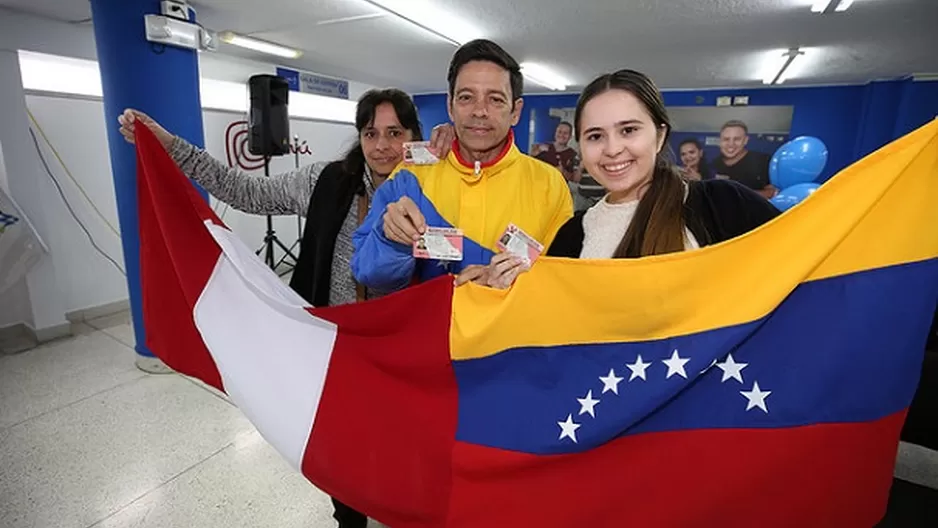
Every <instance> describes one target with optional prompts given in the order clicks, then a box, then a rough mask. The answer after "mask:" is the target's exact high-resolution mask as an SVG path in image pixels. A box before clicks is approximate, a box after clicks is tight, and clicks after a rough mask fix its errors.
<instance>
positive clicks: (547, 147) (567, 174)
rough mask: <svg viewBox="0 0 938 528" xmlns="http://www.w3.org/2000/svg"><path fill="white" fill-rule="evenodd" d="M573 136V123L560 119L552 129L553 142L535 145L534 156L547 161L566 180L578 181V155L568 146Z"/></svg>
mask: <svg viewBox="0 0 938 528" xmlns="http://www.w3.org/2000/svg"><path fill="white" fill-rule="evenodd" d="M571 137H573V125H571V124H570V123H567V122H566V121H561V122H560V123H559V124H558V125H557V128H556V129H554V142H553V143H547V144H544V145H537V146H536V149H537V152H536V153H534V157H535V158H537V159H539V160H541V161H543V162H544V163H547V164H548V165H550V166H552V167H557V170H559V171H560V173H561V174H563V177H564V178H565V179H566V180H567V181H571V182H578V181H580V156H579V154H578V153H577V151H576V149H575V148H573V147H571V146H570V138H571Z"/></svg>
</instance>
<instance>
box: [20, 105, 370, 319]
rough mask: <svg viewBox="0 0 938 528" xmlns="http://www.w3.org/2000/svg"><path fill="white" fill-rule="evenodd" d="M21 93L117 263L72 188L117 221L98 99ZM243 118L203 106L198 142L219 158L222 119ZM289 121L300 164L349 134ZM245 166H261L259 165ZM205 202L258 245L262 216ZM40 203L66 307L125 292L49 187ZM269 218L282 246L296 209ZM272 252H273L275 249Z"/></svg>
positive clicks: (52, 161)
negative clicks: (300, 150)
mask: <svg viewBox="0 0 938 528" xmlns="http://www.w3.org/2000/svg"><path fill="white" fill-rule="evenodd" d="M26 101H27V105H28V107H29V109H30V111H31V112H32V113H33V115H34V116H35V118H36V120H37V122H38V123H39V126H40V127H41V129H42V131H44V133H45V135H46V136H47V137H48V140H49V143H51V147H54V148H55V150H56V151H57V152H58V154H59V155H60V156H61V159H62V161H63V162H64V165H65V167H68V171H69V172H71V174H72V176H74V178H75V181H76V182H77V184H76V183H75V182H73V181H71V180H70V179H69V177H68V175H67V173H66V169H65V167H63V166H62V164H60V163H59V162H58V160H57V158H56V157H55V156H54V154H53V152H52V148H51V147H50V145H48V144H44V142H43V138H42V137H41V136H39V138H40V141H41V142H43V143H42V144H41V151H42V155H43V158H44V159H45V160H46V162H47V163H48V164H49V166H50V169H51V171H52V173H53V175H54V176H55V178H56V179H57V180H58V181H59V183H60V185H61V186H62V187H63V190H64V191H65V194H66V197H67V198H68V200H69V203H70V204H71V205H72V208H73V209H75V211H76V213H77V215H78V217H79V219H80V220H81V221H82V223H83V224H84V225H85V227H86V228H87V229H88V230H89V231H90V232H91V234H92V236H93V238H94V240H95V242H96V243H97V245H98V246H99V247H100V248H101V249H102V250H104V251H105V252H106V253H107V254H108V255H110V256H111V258H113V259H115V260H117V261H118V262H119V263H120V264H121V265H123V257H122V252H121V243H120V239H119V238H118V237H117V235H115V234H114V233H113V232H112V231H111V230H110V228H109V227H108V226H107V224H106V223H105V222H104V220H103V219H101V218H100V217H99V216H97V215H96V214H95V213H94V210H93V208H92V207H91V205H90V204H89V203H88V202H87V201H86V200H85V198H84V197H83V195H82V193H81V191H80V188H81V189H84V191H85V194H87V195H88V197H90V198H91V202H92V203H94V205H95V206H96V207H97V208H98V209H99V210H100V211H101V212H102V213H103V214H104V216H105V218H106V220H107V222H109V223H110V224H111V225H112V226H114V227H115V228H117V227H119V223H118V219H117V205H116V201H115V195H114V190H113V183H112V180H111V167H110V158H109V155H108V146H107V137H106V130H105V123H104V109H103V104H102V103H101V102H100V101H95V100H82V99H70V98H65V97H50V96H39V95H29V96H27V98H26ZM243 120H244V116H243V115H239V114H236V113H231V112H219V111H212V110H209V111H206V112H205V113H204V114H203V123H204V131H205V140H206V141H205V142H206V150H207V151H208V152H209V153H210V154H212V155H213V156H214V157H215V158H216V159H218V160H221V161H222V162H224V163H226V164H227V159H226V158H227V157H226V145H225V140H226V135H225V132H226V129H227V128H228V125H229V124H231V123H233V122H238V121H243ZM112 126H116V124H114V125H112ZM290 126H291V132H292V133H295V134H298V135H299V137H300V141H301V142H302V141H306V142H308V144H309V145H310V148H311V150H312V151H313V152H312V154H304V155H302V156H301V159H300V164H301V165H306V164H309V163H312V162H313V161H320V160H331V159H335V158H337V157H339V156H340V155H341V154H342V153H343V152H344V150H345V149H347V148H348V147H349V146H350V145H351V143H352V141H354V138H355V129H354V127H352V126H351V125H341V124H333V123H321V122H313V121H307V120H296V119H294V120H292V121H291V125H290ZM37 135H38V134H37ZM294 165H295V159H294V158H293V157H292V156H284V157H279V158H276V159H274V160H272V162H271V173H272V174H275V173H276V172H279V171H283V170H291V169H293V167H294ZM251 172H253V173H256V174H263V170H255V171H251ZM41 177H42V178H44V179H45V180H49V175H48V174H47V173H46V172H45V170H44V169H43V172H42V175H41ZM49 181H51V180H49ZM79 186H80V188H79ZM213 205H214V206H215V208H216V210H217V211H219V213H223V214H224V216H223V220H224V221H225V222H226V223H227V224H228V225H229V227H231V228H232V229H233V230H234V231H235V232H236V233H237V234H238V235H239V236H241V238H242V239H244V240H245V241H246V242H248V245H249V246H254V247H258V248H259V247H260V246H261V244H262V243H263V239H264V234H265V231H266V218H265V217H263V216H256V215H248V214H244V213H241V212H239V211H235V210H233V209H230V208H226V207H225V206H224V205H223V204H221V205H220V204H217V202H215V201H214V200H213ZM42 207H43V209H44V210H46V211H47V212H48V214H49V215H50V217H51V218H52V221H53V222H54V224H55V226H56V229H55V235H54V238H53V239H52V240H50V241H49V243H50V246H51V252H52V255H53V259H54V261H55V262H56V268H57V269H58V270H59V279H60V283H61V285H60V288H61V289H62V290H64V292H63V293H64V295H65V298H66V299H67V300H66V311H67V312H71V311H75V310H84V309H88V308H92V307H95V306H101V305H105V304H108V303H113V302H115V301H119V300H122V299H126V298H127V288H126V283H125V279H124V277H123V275H122V274H121V273H120V272H119V271H118V270H117V269H116V268H115V267H114V266H113V265H112V264H111V263H109V262H108V261H107V260H106V259H105V258H104V257H102V256H101V255H100V254H99V253H98V252H96V251H95V250H94V248H93V246H92V245H91V243H90V242H89V241H88V237H87V235H85V233H84V232H83V231H82V230H81V228H80V227H79V225H78V224H77V223H76V221H75V220H74V219H73V218H72V217H71V215H70V214H69V212H68V210H67V209H66V207H65V204H64V203H63V201H62V199H61V197H60V196H59V195H58V194H57V193H56V194H49V193H46V194H45V195H44V196H43V201H42ZM274 225H275V229H276V231H277V235H278V237H279V238H280V239H281V241H282V242H284V244H286V245H287V246H290V245H292V244H293V243H294V242H295V241H296V239H297V219H296V217H279V218H277V219H275V222H274ZM277 254H278V255H279V254H280V252H279V250H278V251H277Z"/></svg>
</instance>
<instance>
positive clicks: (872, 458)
mask: <svg viewBox="0 0 938 528" xmlns="http://www.w3.org/2000/svg"><path fill="white" fill-rule="evenodd" d="M904 420H905V411H903V412H899V413H896V414H893V415H891V416H887V417H885V418H882V419H880V420H877V421H873V422H864V423H843V424H825V425H814V426H806V427H795V428H788V429H745V430H739V429H735V430H728V429H722V430H721V429H711V430H697V431H692V432H673V433H648V434H640V435H635V436H627V437H624V438H621V439H619V440H616V441H614V442H611V443H609V444H606V445H604V446H601V447H598V448H595V449H592V450H589V451H586V452H584V453H581V454H577V455H560V456H537V455H529V454H523V453H517V452H510V451H502V450H496V449H491V448H486V447H482V446H479V445H474V444H466V443H462V442H457V443H456V446H455V448H454V452H453V459H454V461H453V464H454V466H453V471H454V484H453V501H452V505H451V514H450V518H449V521H448V522H447V523H446V525H445V526H447V527H448V528H470V527H472V528H475V527H478V526H589V527H591V528H603V527H615V528H618V527H621V526H719V527H721V528H731V527H734V526H740V527H749V526H760V527H780V528H781V527H786V528H787V527H791V526H798V527H814V526H817V527H829V526H845V527H846V526H857V527H859V526H873V525H875V524H876V523H877V522H878V521H879V520H880V519H881V518H882V517H883V515H884V514H885V512H886V503H887V500H888V497H889V490H890V486H891V484H892V476H893V467H894V462H893V461H894V460H895V456H896V450H897V447H898V442H899V430H900V429H901V427H902V423H903V421H904Z"/></svg>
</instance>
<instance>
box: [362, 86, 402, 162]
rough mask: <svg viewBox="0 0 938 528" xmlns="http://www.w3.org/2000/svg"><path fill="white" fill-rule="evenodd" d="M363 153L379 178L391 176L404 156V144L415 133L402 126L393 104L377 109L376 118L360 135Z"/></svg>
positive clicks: (381, 105) (382, 104)
mask: <svg viewBox="0 0 938 528" xmlns="http://www.w3.org/2000/svg"><path fill="white" fill-rule="evenodd" d="M359 139H360V140H361V144H362V151H364V153H365V161H366V162H367V163H368V167H370V168H371V170H372V171H373V172H374V173H375V174H377V175H379V176H387V175H388V174H391V172H392V171H393V170H394V168H395V167H397V164H398V163H400V162H401V159H402V158H403V155H404V143H405V142H407V141H411V140H412V139H413V133H412V132H411V131H410V130H409V129H407V128H404V126H403V125H401V122H400V120H398V118H397V112H395V111H394V105H392V104H391V103H381V104H380V105H378V106H377V107H376V108H375V118H374V121H372V122H371V123H370V124H369V125H368V126H366V127H364V128H362V130H361V132H360V133H359Z"/></svg>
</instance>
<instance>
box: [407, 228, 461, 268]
mask: <svg viewBox="0 0 938 528" xmlns="http://www.w3.org/2000/svg"><path fill="white" fill-rule="evenodd" d="M462 243H463V234H462V231H461V230H459V229H455V228H449V227H428V228H427V230H426V232H425V233H424V234H423V235H421V236H420V238H419V239H417V241H416V242H414V257H416V258H422V259H434V260H453V261H460V260H462V251H463V245H462Z"/></svg>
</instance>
